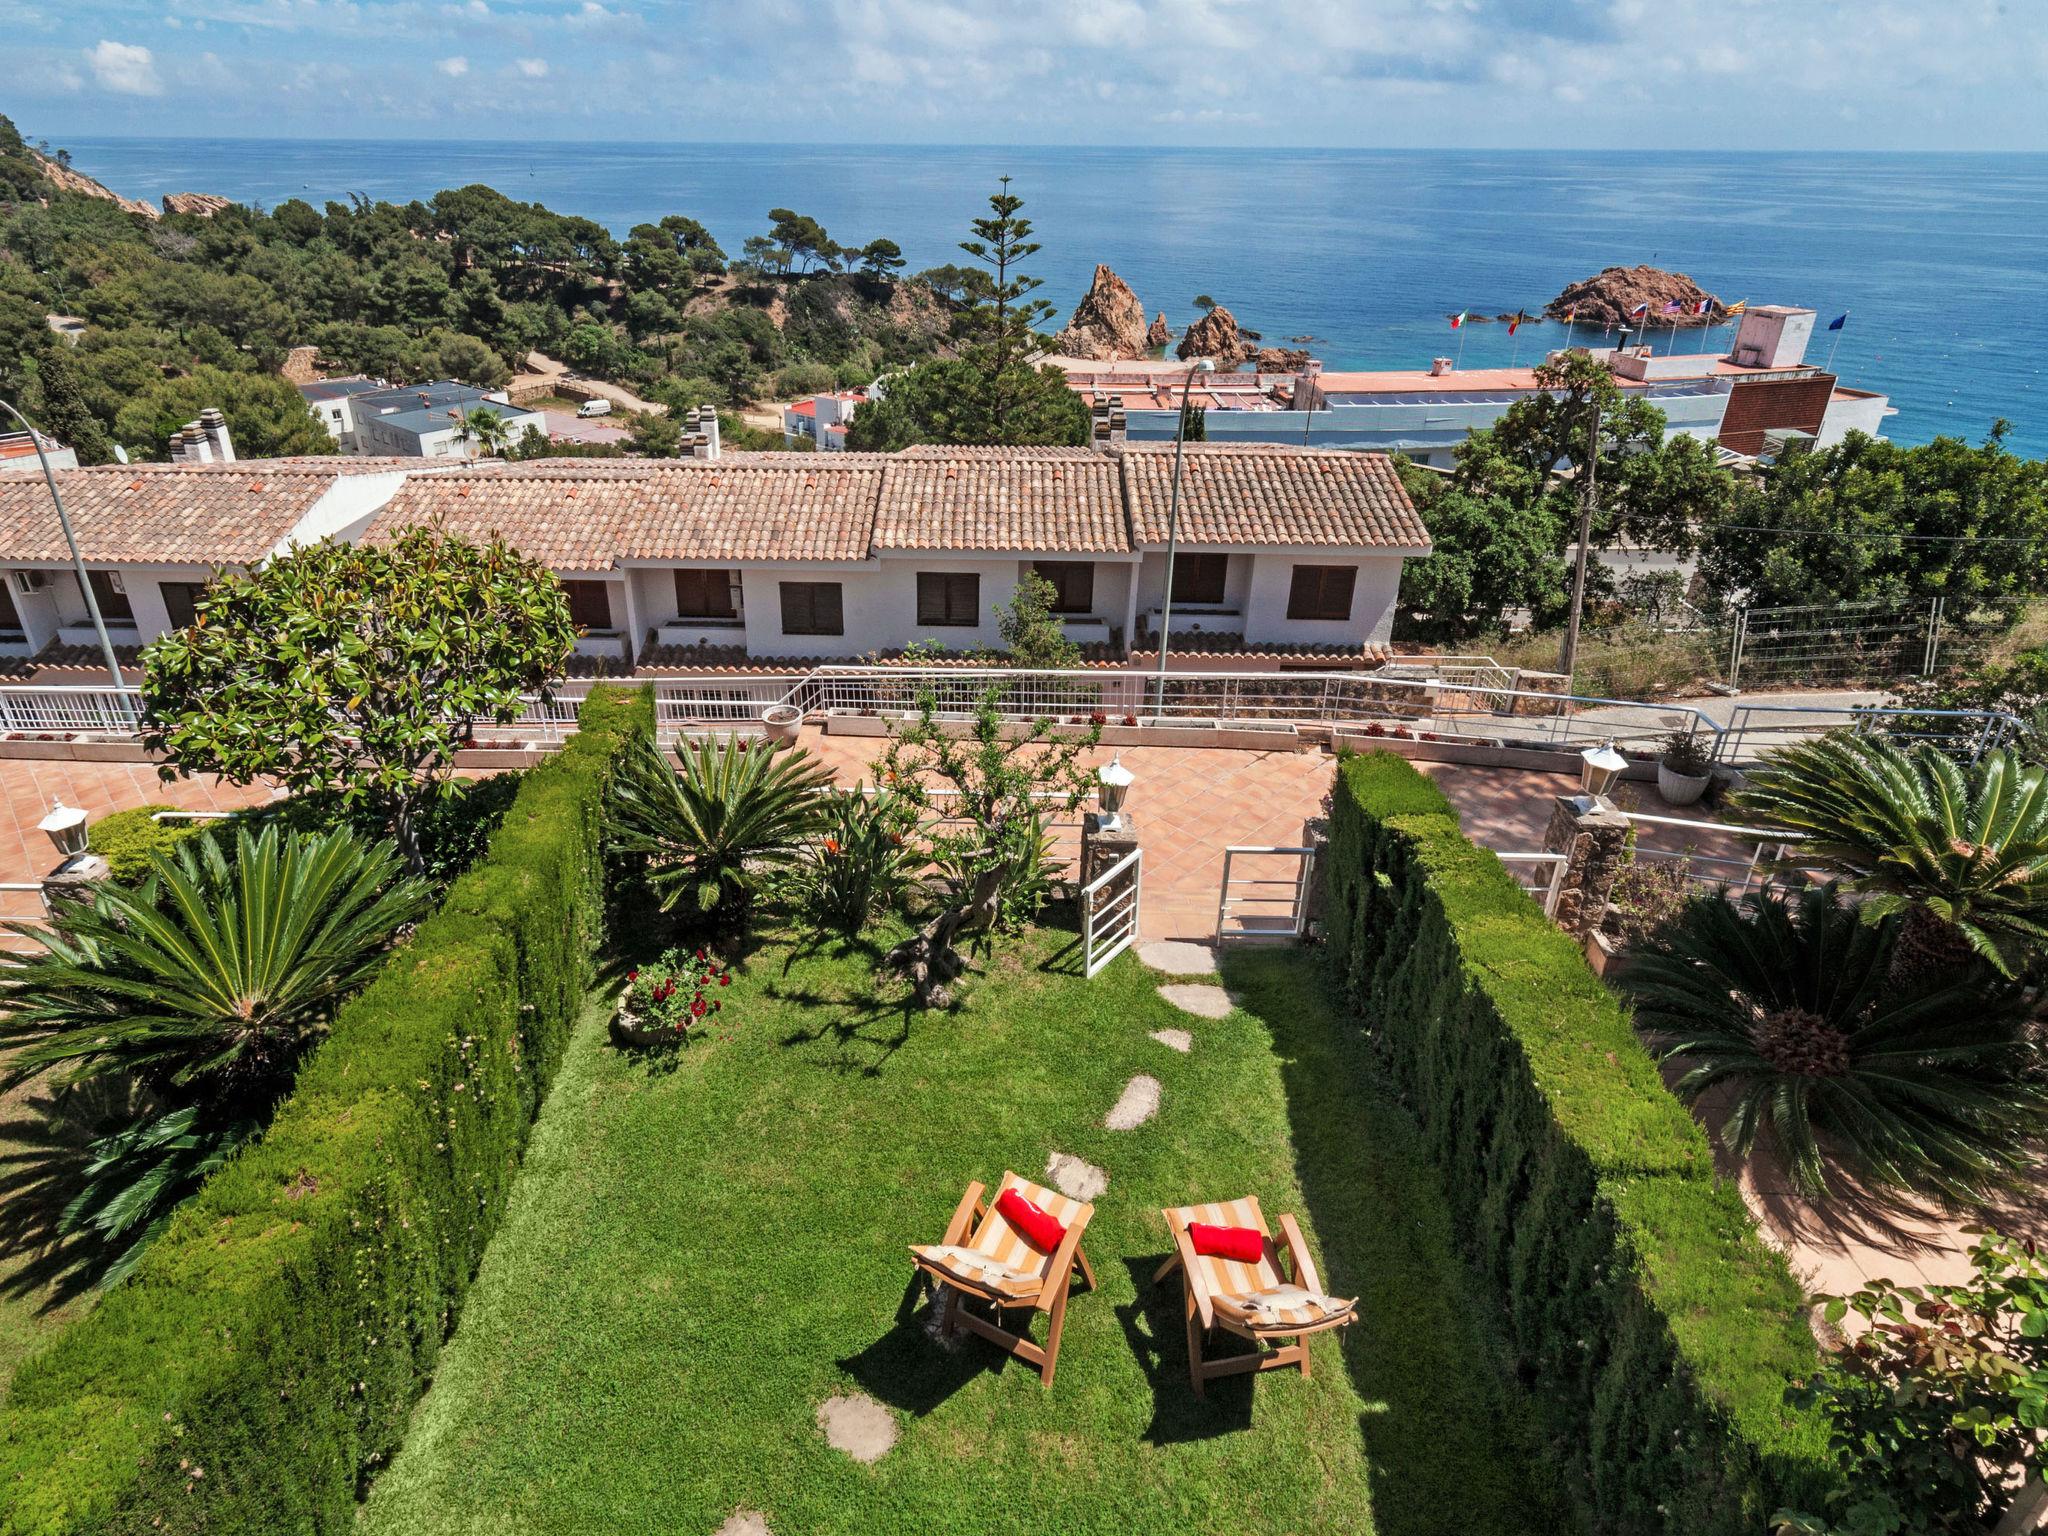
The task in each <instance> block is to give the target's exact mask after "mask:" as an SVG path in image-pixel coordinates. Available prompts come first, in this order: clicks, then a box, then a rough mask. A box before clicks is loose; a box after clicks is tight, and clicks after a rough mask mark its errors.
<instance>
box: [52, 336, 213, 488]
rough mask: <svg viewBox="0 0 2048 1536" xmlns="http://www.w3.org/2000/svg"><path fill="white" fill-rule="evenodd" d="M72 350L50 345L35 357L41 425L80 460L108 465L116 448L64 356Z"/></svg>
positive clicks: (69, 361) (83, 462)
mask: <svg viewBox="0 0 2048 1536" xmlns="http://www.w3.org/2000/svg"><path fill="white" fill-rule="evenodd" d="M69 350H70V349H69V348H68V347H61V346H58V347H49V348H47V349H45V350H44V351H43V352H42V354H41V355H40V356H39V357H38V358H37V359H36V363H35V377H36V393H37V394H38V395H40V396H41V397H42V398H41V407H42V408H41V410H40V411H38V412H37V416H38V418H39V420H38V424H39V425H40V426H41V427H42V429H43V430H44V431H45V432H47V433H49V434H50V436H52V437H54V438H55V439H57V441H58V442H60V443H63V444H64V445H65V446H66V447H68V448H72V449H74V450H76V451H77V454H78V462H79V463H81V464H105V463H107V462H108V461H110V460H111V459H112V458H113V457H114V451H113V448H112V447H111V446H110V445H109V444H108V442H107V434H106V433H105V432H103V431H101V430H100V424H99V421H98V419H97V418H96V417H95V416H94V415H93V413H92V411H91V410H90V409H89V408H88V407H87V406H86V403H85V396H84V394H83V393H82V392H81V391H80V389H79V383H78V371H77V369H76V368H75V367H74V366H73V365H72V361H71V359H70V358H69V357H67V356H66V355H65V354H66V353H67V352H68V351H69ZM187 420H190V418H189V417H188V418H187ZM179 425H180V426H183V425H184V422H180V423H179Z"/></svg>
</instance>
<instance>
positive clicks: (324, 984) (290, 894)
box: [0, 827, 427, 1110]
mask: <svg viewBox="0 0 2048 1536" xmlns="http://www.w3.org/2000/svg"><path fill="white" fill-rule="evenodd" d="M398 876H399V860H398V854H397V851H396V850H395V849H394V848H393V847H392V846H391V845H390V844H388V843H378V844H374V845H372V844H367V843H364V842H363V841H362V840H361V839H359V838H357V837H355V836H354V835H352V834H350V833H348V832H331V833H326V834H324V835H323V834H315V833H291V834H285V833H281V832H280V831H279V830H278V829H277V828H276V827H270V828H266V829H265V830H264V831H263V832H262V833H261V834H260V835H252V834H251V833H250V832H249V831H248V830H247V829H246V828H243V829H240V830H238V831H237V833H236V835H235V853H234V857H233V858H232V859H230V858H228V856H227V852H226V849H225V847H224V846H223V844H222V842H221V840H220V839H219V837H218V836H207V837H200V838H194V839H192V840H190V841H188V842H186V843H184V844H182V845H180V846H179V848H178V849H177V853H176V857H175V858H167V859H160V860H159V862H158V866H157V870H156V873H155V874H153V875H152V876H151V877H150V878H149V880H147V881H145V882H144V883H143V885H141V886H140V887H139V888H126V887H121V886H115V885H109V886H105V887H103V888H102V889H101V890H100V891H99V892H98V893H97V894H96V895H95V896H94V898H93V899H92V901H90V902H81V903H78V904H76V905H73V906H69V907H65V908H63V909H61V910H60V911H59V913H58V914H57V916H56V918H55V919H54V920H53V922H52V923H51V925H50V926H49V927H48V928H42V927H38V926H35V925H31V924H24V923H10V924H8V925H7V927H8V928H9V929H10V930H11V931H13V932H14V933H16V934H18V935H21V936H24V937H27V938H29V939H32V940H35V941H36V942H38V943H39V944H40V945H41V946H42V952H41V953H39V954H35V955H32V956H30V957H29V958H28V959H27V960H25V961H23V962H22V963H21V964H20V965H19V966H16V967H11V968H9V969H7V970H6V971H4V972H0V1008H4V1014H0V1049H6V1050H7V1051H8V1054H9V1056H10V1063H9V1065H10V1069H11V1070H10V1073H9V1076H8V1082H9V1083H15V1082H20V1081H22V1080H24V1079H26V1078H30V1077H34V1076H36V1075H37V1074H40V1073H44V1072H52V1071H58V1072H61V1074H62V1075H63V1076H64V1077H65V1078H66V1080H68V1081H74V1082H75V1081H77V1080H79V1079H82V1078H86V1077H91V1076H94V1075H97V1074H99V1073H103V1072H127V1073H132V1074H134V1075H135V1076H136V1077H138V1078H139V1079H141V1080H142V1081H143V1082H145V1083H147V1084H149V1085H150V1087H151V1088H152V1089H153V1090H155V1091H156V1092H157V1093H158V1094H159V1095H160V1096H162V1097H163V1098H164V1099H166V1100H167V1101H168V1102H171V1103H187V1102H205V1103H207V1104H209V1105H210V1106H212V1107H213V1108H214V1109H215V1110H220V1109H223V1108H225V1107H226V1106H229V1105H253V1104H257V1103H260V1102H261V1101H262V1100H263V1099H264V1098H265V1097H266V1096H267V1095H269V1094H271V1093H274V1092H275V1091H276V1090H277V1089H278V1088H279V1087H281V1086H282V1085H283V1084H284V1083H285V1082H286V1081H288V1079H289V1073H290V1071H291V1069H292V1066H293V1064H294V1063H295V1062H296V1060H297V1057H298V1054H299V1052H300V1051H301V1050H302V1049H303V1048H304V1047H305V1045H306V1044H307V1043H308V1042H309V1041H310V1040H311V1039H313V1038H314V1037H316V1036H317V1035H319V1034H320V1033H322V1032H323V1031H324V1030H325V1029H326V1027H327V1024H328V1022H329V1020H330V1018H331V1016H332V1014H333V1010H334V1008H335V1006H336V1005H337V1004H338V1003H339V1001H340V999H341V998H342V997H343V996H345V995H346V994H347V993H348V992H349V991H351V990H352V989H354V988H355V987H356V986H358V985H359V984H360V983H361V982H362V981H363V980H364V979H365V978H366V977H367V976H368V974H369V973H370V971H371V970H372V969H373V968H374V967H375V966H376V964H377V962H378V959H379V957H380V955H381V953H382V951H383V948H384V945H385V944H386V942H387V941H388V940H389V939H390V937H391V935H392V934H393V933H394V932H395V931H396V930H397V929H398V928H399V927H400V926H402V925H403V924H405V923H407V922H410V921H411V920H413V919H414V918H415V917H417V916H418V915H419V914H420V912H421V911H422V910H423V909H424V907H425V905H426V901H427V890H426V887H425V886H424V885H422V884H421V883H420V882H418V881H416V880H410V879H400V878H398Z"/></svg>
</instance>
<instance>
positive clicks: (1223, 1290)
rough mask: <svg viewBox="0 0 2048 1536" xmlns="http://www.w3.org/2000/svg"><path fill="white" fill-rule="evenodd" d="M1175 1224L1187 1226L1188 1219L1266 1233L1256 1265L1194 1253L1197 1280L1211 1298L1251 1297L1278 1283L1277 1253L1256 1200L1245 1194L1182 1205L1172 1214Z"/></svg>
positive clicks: (1279, 1282)
mask: <svg viewBox="0 0 2048 1536" xmlns="http://www.w3.org/2000/svg"><path fill="white" fill-rule="evenodd" d="M1172 1215H1173V1216H1174V1218H1175V1220H1176V1223H1177V1225H1178V1226H1180V1227H1181V1228H1183V1229H1184V1228H1186V1226H1187V1224H1188V1223H1189V1222H1191V1221H1200V1222H1206V1223H1207V1224H1208V1225H1210V1226H1212V1227H1250V1228H1252V1229H1253V1230H1254V1231H1257V1232H1261V1233H1265V1234H1266V1244H1265V1252H1264V1253H1262V1254H1260V1255H1259V1262H1258V1263H1256V1264H1247V1263H1243V1262H1241V1261H1239V1260H1237V1259H1222V1258H1218V1257H1216V1255H1214V1254H1207V1253H1203V1254H1197V1255H1195V1264H1196V1265H1197V1266H1198V1268H1199V1270H1200V1280H1201V1285H1202V1288H1203V1290H1205V1291H1206V1292H1207V1293H1208V1295H1209V1299H1210V1300H1211V1301H1216V1300H1220V1299H1221V1298H1223V1297H1225V1296H1250V1295H1252V1294H1254V1293H1255V1292H1258V1291H1270V1290H1273V1289H1274V1288H1275V1287H1277V1286H1279V1285H1281V1284H1282V1283H1283V1282H1282V1280H1281V1278H1280V1265H1279V1255H1278V1252H1277V1251H1276V1250H1275V1249H1274V1247H1273V1238H1272V1233H1271V1231H1270V1230H1269V1229H1268V1228H1267V1226H1266V1218H1265V1216H1264V1215H1263V1214H1262V1213H1261V1212H1260V1210H1259V1202H1258V1200H1257V1199H1256V1198H1255V1197H1253V1196H1251V1195H1246V1196H1245V1197H1244V1198H1243V1199H1242V1200H1225V1201H1222V1202H1220V1203H1211V1204H1209V1205H1184V1206H1182V1207H1181V1208H1180V1209H1179V1210H1177V1211H1174V1212H1173V1213H1172Z"/></svg>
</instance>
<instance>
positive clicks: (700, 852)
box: [612, 738, 832, 925]
mask: <svg viewBox="0 0 2048 1536" xmlns="http://www.w3.org/2000/svg"><path fill="white" fill-rule="evenodd" d="M676 760H677V763H678V765H679V770H680V771H678V768H671V767H670V766H669V763H668V759H667V758H666V757H665V756H664V755H663V754H662V751H661V749H660V748H659V747H657V746H655V745H654V744H653V743H652V742H645V743H642V745H641V746H640V747H639V748H638V749H637V750H635V751H634V752H633V753H632V755H631V756H629V757H628V759H627V761H626V763H625V765H624V767H623V768H622V769H621V770H620V772H619V776H618V778H617V779H616V780H615V781H614V782H613V789H612V799H613V805H612V848H613V851H615V852H617V853H622V854H626V855H629V856H637V857H642V858H645V859H646V860H647V864H648V879H649V882H650V883H651V884H652V885H653V887H654V890H655V892H656V893H657V895H659V897H660V898H661V905H662V909H663V910H664V911H668V910H672V909H673V908H674V907H675V906H676V905H677V904H678V903H679V902H683V901H684V900H685V899H686V898H687V900H688V903H689V905H690V906H691V907H693V908H694V909H695V910H696V912H697V913H698V914H699V915H701V916H702V917H704V918H705V919H707V920H710V921H712V922H714V923H719V924H725V925H730V924H734V923H737V922H739V921H742V920H743V919H744V917H745V915H746V911H747V908H748V906H749V905H750V903H751V899H752V885H751V882H752V878H753V875H752V872H753V871H759V870H765V869H768V868H771V867H773V866H776V865H780V864H786V863H788V862H789V861H790V859H792V858H793V857H794V856H795V854H796V849H797V845H798V844H799V843H800V842H801V840H802V839H803V837H804V835H805V834H806V833H807V832H809V831H810V830H811V829H812V828H813V827H814V826H816V825H817V823H818V820H819V818H820V816H821V815H822V814H823V811H824V809H825V807H824V804H823V796H822V795H821V793H820V791H822V790H825V789H828V788H829V787H830V786H831V783H832V775H831V773H830V771H829V770H827V769H826V768H825V767H824V766H823V765H822V764H820V763H819V762H818V761H817V760H816V759H815V758H813V757H811V755H810V754H809V753H806V752H775V751H770V750H769V749H768V748H767V747H765V746H750V745H749V744H748V743H746V742H744V741H740V740H738V739H736V738H725V739H711V738H705V739H703V740H700V741H697V742H694V743H680V744H678V745H677V747H676Z"/></svg>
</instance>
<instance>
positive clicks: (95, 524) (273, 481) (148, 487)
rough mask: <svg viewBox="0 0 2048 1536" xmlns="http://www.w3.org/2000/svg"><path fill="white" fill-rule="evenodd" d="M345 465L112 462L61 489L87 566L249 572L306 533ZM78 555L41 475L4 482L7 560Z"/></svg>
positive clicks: (1, 512)
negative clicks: (302, 525) (290, 538)
mask: <svg viewBox="0 0 2048 1536" xmlns="http://www.w3.org/2000/svg"><path fill="white" fill-rule="evenodd" d="M346 462H347V461H346V460H341V459H336V460H333V461H332V462H329V461H325V460H308V461H292V460H268V461H266V460H253V461H251V462H248V463H242V464H191V465H186V464H129V465H115V464H108V465H102V466H100V467H98V468H95V469H60V470H58V471H57V485H58V488H59V489H60V490H61V491H62V492H63V495H64V510H65V512H66V513H67V514H68V515H69V516H70V519H71V527H72V530H73V532H74V533H76V535H77V537H78V550H79V553H80V554H81V555H82V556H84V557H85V558H86V559H87V560H91V561H98V562H103V563H104V562H116V561H123V562H129V563H143V562H148V563H151V564H159V563H160V564H167V565H185V564H190V565H247V564H250V563H251V562H253V561H256V560H260V559H262V558H263V557H264V556H265V555H267V554H268V553H270V551H271V550H272V549H273V548H275V547H276V545H277V543H278V541H279V540H280V539H282V538H283V537H284V536H285V535H286V534H288V533H290V532H291V531H292V529H293V528H295V527H296V526H298V523H299V520H300V519H301V518H303V517H304V516H305V515H306V513H307V512H308V511H309V510H311V508H312V506H313V504H314V503H315V502H316V501H318V500H319V499H320V498H321V497H322V496H323V495H325V494H326V492H327V490H328V488H329V487H330V486H332V485H333V484H334V477H335V474H336V472H337V470H339V469H340V468H341V467H342V466H343V465H344V464H345V463H346ZM315 465H317V466H318V467H317V468H316V467H313V466H315ZM70 558H71V552H70V550H69V549H67V548H66V547H65V544H64V531H63V529H62V528H61V527H60V526H59V525H58V522H57V514H56V509H55V508H54V507H52V506H51V505H50V491H49V487H47V486H46V485H44V484H43V480H42V477H41V476H40V475H34V476H27V477H12V476H10V477H7V478H5V479H0V560H15V561H52V560H69V559H70Z"/></svg>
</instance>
